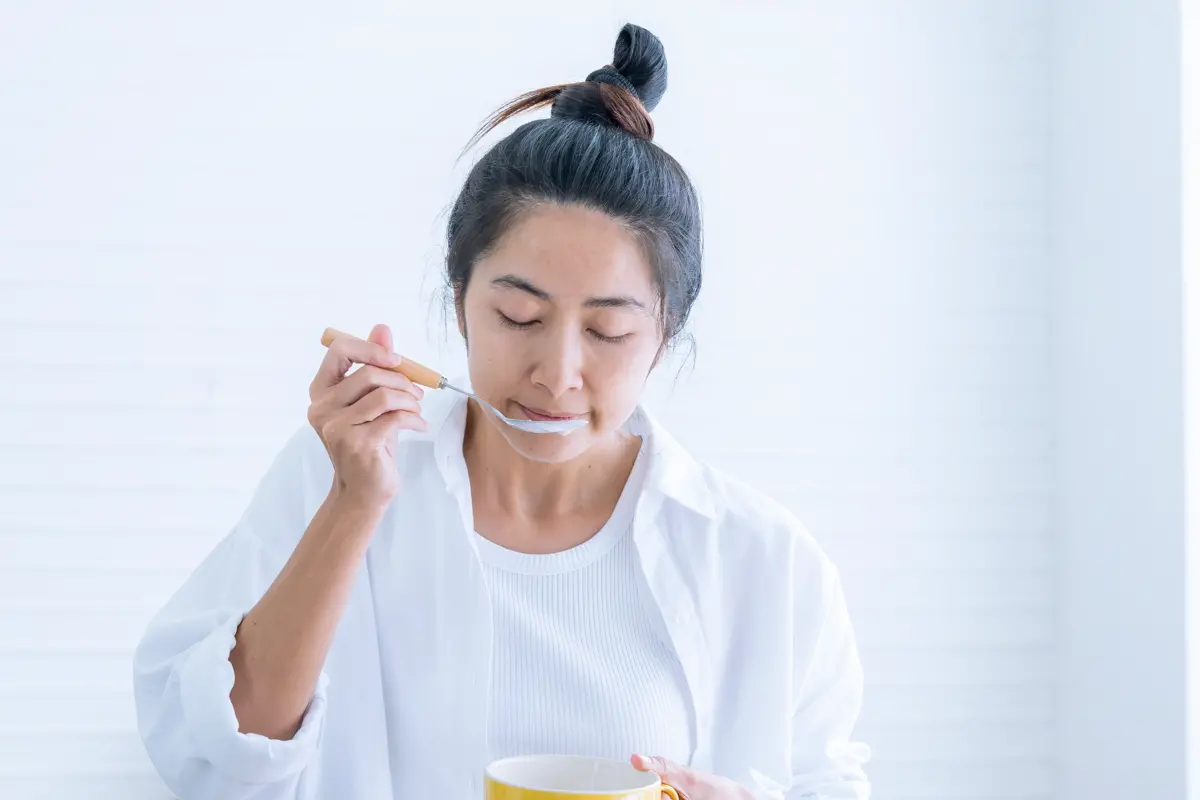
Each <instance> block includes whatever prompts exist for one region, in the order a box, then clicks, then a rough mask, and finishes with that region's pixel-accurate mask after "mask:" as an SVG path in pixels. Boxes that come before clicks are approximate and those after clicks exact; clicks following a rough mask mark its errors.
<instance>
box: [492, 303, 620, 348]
mask: <svg viewBox="0 0 1200 800" xmlns="http://www.w3.org/2000/svg"><path fill="white" fill-rule="evenodd" d="M496 313H497V314H499V315H500V322H501V324H503V325H504V326H505V327H506V328H512V329H514V330H518V331H524V330H528V329H530V328H532V327H533V326H534V325H537V324H538V322H540V320H536V319H532V320H530V321H529V322H517V321H516V320H515V319H513V318H511V317H509V316H508V315H507V314H504V313H502V312H500V311H497V312H496ZM588 333H590V334H591V335H592V337H593V338H594V339H596V341H598V342H604V343H605V344H617V343H619V342H623V341H625V340H626V339H628V338H629V337H630V336H631V335H632V334H629V333H623V334H621V335H620V336H605V335H603V334H600V333H596V332H595V331H593V330H590V329H589V330H588Z"/></svg>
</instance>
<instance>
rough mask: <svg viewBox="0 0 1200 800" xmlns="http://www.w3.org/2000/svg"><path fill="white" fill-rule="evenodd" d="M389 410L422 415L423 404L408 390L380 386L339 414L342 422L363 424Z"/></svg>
mask: <svg viewBox="0 0 1200 800" xmlns="http://www.w3.org/2000/svg"><path fill="white" fill-rule="evenodd" d="M389 411H408V412H411V413H414V414H416V415H418V416H420V414H421V404H420V403H418V402H417V398H415V397H413V396H412V395H411V394H409V393H408V392H402V391H400V390H399V389H392V388H389V387H387V386H380V387H377V388H375V389H372V390H371V391H369V392H367V394H366V396H364V397H363V398H362V399H361V400H359V401H357V402H356V403H354V404H353V405H351V406H348V407H346V408H345V409H344V410H343V411H342V412H340V413H339V414H337V416H338V417H339V418H340V419H339V421H340V422H343V423H345V424H347V425H362V424H363V423H365V422H371V421H372V420H375V419H377V418H379V417H380V416H382V415H383V414H386V413H387V412H389Z"/></svg>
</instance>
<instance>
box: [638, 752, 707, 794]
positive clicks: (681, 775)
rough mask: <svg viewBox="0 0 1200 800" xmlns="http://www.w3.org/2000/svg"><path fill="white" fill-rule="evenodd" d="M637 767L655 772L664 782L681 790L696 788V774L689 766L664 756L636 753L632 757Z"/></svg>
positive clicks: (687, 790) (686, 790)
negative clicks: (682, 765)
mask: <svg viewBox="0 0 1200 800" xmlns="http://www.w3.org/2000/svg"><path fill="white" fill-rule="evenodd" d="M630 762H631V763H632V764H633V766H634V768H635V769H640V770H642V771H643V772H654V773H657V774H658V777H659V778H661V779H662V781H663V783H669V784H671V785H672V786H674V787H675V789H677V790H679V791H681V792H685V793H686V792H692V791H694V790H695V784H696V781H695V776H694V775H693V774H692V771H691V770H690V769H688V768H687V767H681V766H679V765H678V764H676V763H674V762H672V761H668V760H667V759H665V758H663V757H662V756H643V755H636V754H635V755H634V756H633V758H631V759H630Z"/></svg>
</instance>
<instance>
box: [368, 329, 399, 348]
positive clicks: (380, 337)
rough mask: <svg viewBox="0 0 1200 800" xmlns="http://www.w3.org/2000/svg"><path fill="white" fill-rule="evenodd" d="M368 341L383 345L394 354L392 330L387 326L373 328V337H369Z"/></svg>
mask: <svg viewBox="0 0 1200 800" xmlns="http://www.w3.org/2000/svg"><path fill="white" fill-rule="evenodd" d="M367 341H370V342H374V343H375V344H377V345H381V346H382V347H383V348H385V349H386V350H387V351H388V352H389V353H391V352H394V351H393V349H392V348H393V344H392V329H391V328H389V327H388V326H387V325H376V326H375V327H374V328H371V335H370V336H368V337H367Z"/></svg>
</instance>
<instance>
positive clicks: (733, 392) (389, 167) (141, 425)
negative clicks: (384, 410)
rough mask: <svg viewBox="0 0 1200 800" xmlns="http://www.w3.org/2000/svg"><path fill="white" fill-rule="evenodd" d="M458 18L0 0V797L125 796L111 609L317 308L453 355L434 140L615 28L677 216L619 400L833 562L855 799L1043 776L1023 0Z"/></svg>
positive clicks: (273, 397) (657, 7)
mask: <svg viewBox="0 0 1200 800" xmlns="http://www.w3.org/2000/svg"><path fill="white" fill-rule="evenodd" d="M466 5H467V4H465V3H456V4H430V5H423V6H421V7H419V8H417V9H415V10H413V9H407V8H404V7H402V6H400V5H397V4H394V3H393V4H385V3H377V2H376V3H372V2H366V0H358V2H354V3H350V4H338V5H337V6H334V5H328V6H323V7H317V6H311V7H310V6H309V5H308V4H300V5H297V4H284V3H259V4H233V3H207V4H204V5H203V6H179V5H164V4H151V3H146V2H143V3H133V2H126V3H123V4H118V3H110V4H107V5H106V6H105V7H104V8H103V9H100V8H99V7H96V8H92V7H90V6H85V5H83V4H77V6H76V7H75V8H74V9H72V10H71V11H69V12H68V11H64V10H63V9H62V7H61V6H53V5H48V4H35V3H18V4H8V5H6V7H5V9H4V10H3V11H2V12H0V15H2V17H0V85H2V86H3V92H2V95H3V97H4V98H5V100H4V102H3V103H0V145H2V146H0V175H3V176H4V178H3V180H2V181H0V270H2V272H0V375H3V377H2V378H0V383H2V384H3V388H4V392H3V394H0V414H2V415H3V418H4V420H5V423H6V424H4V425H2V426H0V451H2V452H3V457H2V458H0V510H2V511H0V797H14V798H16V797H19V798H29V799H30V800H33V799H35V798H61V797H70V796H77V797H89V798H118V797H119V798H123V799H125V800H130V799H134V798H152V797H161V796H162V793H161V788H160V787H159V785H158V783H157V781H156V779H155V778H154V777H153V776H152V774H151V772H150V769H149V766H148V764H147V762H146V760H145V757H144V756H143V754H142V752H141V749H140V746H139V743H138V740H137V737H136V732H135V728H134V719H133V712H132V707H131V702H130V696H129V665H128V661H129V657H130V653H131V651H132V648H133V645H134V642H135V641H136V638H137V636H138V635H139V633H140V631H141V628H142V626H143V625H144V623H145V621H146V619H147V617H148V616H149V614H150V613H151V612H152V611H153V610H154V609H155V608H156V607H157V605H158V604H159V603H161V602H162V601H163V600H164V599H165V598H166V596H167V595H168V593H169V592H170V591H171V590H172V589H173V587H175V586H176V585H177V584H178V583H179V582H180V581H181V580H182V579H183V578H184V576H185V575H186V573H187V572H188V570H189V569H190V568H191V567H192V566H193V565H194V564H195V563H196V562H197V561H198V559H199V558H200V557H201V556H202V554H204V553H205V552H206V551H207V549H208V548H209V547H210V546H211V545H212V544H213V543H214V542H215V541H216V540H217V539H218V538H219V537H220V536H222V535H223V534H224V532H225V531H226V530H227V529H228V527H229V526H230V525H231V524H232V523H233V522H234V521H235V519H236V516H237V514H238V513H239V511H240V509H241V507H242V504H243V503H244V502H245V501H246V499H247V498H248V495H249V492H250V491H251V489H252V487H253V485H254V482H255V481H256V480H257V478H258V476H259V474H260V473H261V471H262V470H263V469H264V468H265V466H266V464H267V463H268V461H269V459H270V457H271V456H272V454H273V453H274V451H275V449H276V448H277V447H278V446H279V445H280V444H281V443H282V441H283V440H284V438H285V437H286V436H287V435H288V434H289V433H290V432H291V431H292V430H294V429H295V427H296V426H297V425H299V424H303V416H304V408H305V404H306V394H305V390H306V386H307V383H308V380H309V376H310V374H311V372H312V370H313V369H314V368H315V366H316V364H317V362H318V360H319V358H320V355H321V348H320V346H319V344H318V343H317V337H318V336H319V333H320V331H321V330H322V329H323V328H324V327H325V326H327V325H335V326H337V327H340V328H343V329H346V330H351V331H360V332H365V331H366V330H367V329H368V328H369V326H370V324H371V323H373V322H376V321H386V322H389V323H390V324H392V325H393V326H394V327H395V328H396V330H397V339H398V341H399V342H400V343H401V346H402V347H404V348H405V349H406V350H407V351H408V352H409V353H411V354H412V355H414V356H415V357H417V358H420V359H423V360H428V361H431V362H435V363H438V364H440V365H444V366H446V367H447V369H451V368H452V367H453V366H455V365H460V364H461V363H462V361H461V352H460V349H459V347H458V345H457V343H456V342H454V341H453V338H452V337H451V336H450V335H449V334H448V333H446V332H445V331H444V329H443V328H442V327H441V325H440V318H439V317H438V316H437V314H436V313H432V311H431V309H432V308H433V306H432V303H431V300H432V295H433V293H434V291H435V290H436V288H437V286H438V280H439V279H438V274H437V266H438V257H439V236H440V233H441V231H442V225H443V224H444V214H443V212H444V210H445V207H446V205H447V204H448V203H449V202H450V200H451V198H452V196H453V191H454V188H455V185H456V182H457V181H458V180H459V179H461V177H462V175H463V173H464V171H465V169H466V166H467V164H466V162H464V163H462V164H459V165H457V166H456V165H455V164H454V158H455V156H456V155H457V153H458V150H459V148H460V147H461V146H462V144H463V143H465V141H466V140H467V138H468V137H469V136H470V134H471V132H472V131H473V130H474V127H475V125H476V124H477V123H478V122H479V120H481V119H482V118H483V117H484V116H485V115H486V114H487V113H488V112H489V111H490V110H492V109H493V108H494V107H495V106H496V105H497V104H499V103H500V102H502V101H503V100H505V99H507V98H508V97H510V96H511V95H513V94H515V93H517V92H519V91H522V90H524V89H526V88H529V87H531V86H534V85H541V84H546V83H551V82H557V81H562V80H570V79H577V78H582V77H583V76H584V75H586V74H587V72H589V71H590V70H591V69H593V68H595V67H597V66H600V65H601V64H603V63H604V62H605V61H606V60H607V58H608V55H609V50H610V47H611V41H612V38H613V36H614V34H615V32H616V30H617V29H618V27H619V24H620V23H621V22H623V21H625V20H626V19H627V18H628V19H631V20H632V21H635V22H639V23H641V24H644V25H646V26H648V27H650V28H651V29H652V30H655V31H656V32H657V33H659V34H660V35H661V36H662V38H663V39H664V41H665V43H666V45H667V49H668V55H669V57H670V59H671V65H672V69H673V72H672V85H671V88H670V90H669V91H668V93H667V96H666V99H665V100H664V102H663V104H662V106H661V107H660V109H659V112H658V113H657V114H656V118H657V122H658V127H659V141H660V142H661V143H662V144H663V145H664V146H665V147H667V148H668V149H670V150H671V152H673V153H674V154H675V155H676V156H677V157H678V158H679V159H680V160H681V161H682V162H683V163H684V164H685V165H686V166H687V167H688V168H689V169H690V170H691V172H692V173H693V175H694V177H695V179H696V181H697V183H698V184H699V186H700V189H701V192H702V194H703V198H704V202H705V214H706V222H707V231H708V254H709V260H708V273H707V275H706V286H705V289H704V292H703V295H702V301H701V305H700V307H699V309H698V311H697V314H696V325H695V334H696V338H697V340H698V353H697V363H696V367H695V369H694V370H690V371H685V372H684V373H682V375H681V376H680V377H679V379H678V380H677V381H676V380H675V378H674V374H673V373H672V374H666V375H664V376H662V380H660V381H659V382H658V383H657V384H656V386H655V388H654V392H653V394H654V396H655V398H656V401H657V403H658V404H659V405H660V407H661V408H662V410H663V413H664V415H665V417H666V419H667V421H668V422H669V423H670V424H671V426H672V427H673V428H674V429H675V430H676V431H677V433H678V434H679V436H680V437H681V438H682V439H683V440H684V441H685V442H686V443H688V444H689V445H690V446H691V447H693V448H694V449H695V450H696V451H697V452H698V453H699V454H700V455H701V456H703V457H705V458H707V459H710V460H711V461H713V462H715V463H717V464H719V465H721V466H723V467H725V468H727V469H729V470H730V471H732V472H734V473H736V474H738V475H740V476H742V477H744V478H746V479H748V480H750V481H752V482H754V483H756V484H758V485H761V486H762V487H764V488H765V489H767V490H768V491H770V492H771V493H773V494H774V495H776V496H777V497H778V498H779V499H780V500H782V501H783V502H785V503H786V504H787V505H789V506H790V507H792V508H793V509H795V511H796V512H797V513H798V514H799V515H800V516H801V517H802V518H803V519H804V520H806V521H807V522H808V524H809V525H810V527H811V528H812V529H813V530H814V532H815V533H816V534H817V535H818V537H819V538H820V539H821V540H822V541H823V542H824V543H825V544H826V546H827V548H828V549H829V551H830V552H831V554H832V555H833V556H834V558H835V559H836V560H837V561H838V563H839V564H840V565H841V566H842V568H843V570H844V573H845V577H846V582H847V587H848V592H849V596H850V603H851V606H852V611H853V614H854V617H855V620H856V624H857V626H858V629H859V631H860V638H861V643H862V649H863V657H864V662H865V667H866V670H867V679H868V698H867V707H866V709H865V711H864V718H863V725H862V730H861V733H862V736H863V738H865V739H866V740H867V741H869V742H870V744H871V745H872V746H873V747H874V749H875V752H876V761H875V763H874V764H873V765H872V767H871V774H872V776H873V777H874V779H875V781H876V785H877V796H878V797H880V798H925V799H926V800H935V799H936V798H964V797H978V798H999V797H1005V798H1016V797H1029V798H1032V797H1049V796H1050V795H1051V793H1052V791H1053V789H1054V779H1055V765H1054V758H1055V747H1056V739H1055V734H1054V730H1055V728H1054V719H1053V715H1054V709H1055V690H1054V685H1055V680H1056V676H1057V673H1056V668H1055V658H1054V650H1055V624H1054V620H1055V616H1054V606H1055V603H1054V575H1055V572H1054V561H1053V548H1052V544H1053V537H1052V535H1051V516H1050V515H1051V489H1052V483H1053V474H1054V473H1053V470H1054V461H1053V458H1052V451H1051V423H1052V410H1053V408H1054V406H1053V403H1052V398H1051V389H1052V382H1051V368H1050V357H1051V353H1052V351H1051V343H1050V342H1051V340H1050V328H1049V322H1050V313H1051V310H1052V308H1053V301H1052V296H1051V292H1050V289H1051V284H1050V278H1051V275H1050V268H1049V230H1048V221H1049V219H1050V208H1049V201H1050V189H1049V183H1048V173H1047V167H1048V159H1049V157H1050V155H1051V153H1050V149H1049V145H1050V133H1049V123H1050V112H1049V92H1050V84H1049V76H1050V60H1049V56H1050V53H1049V47H1048V43H1049V40H1048V37H1049V32H1050V25H1049V23H1050V11H1049V8H1048V6H1046V4H1044V3H1042V2H1037V0H1011V1H1009V2H1004V3H994V2H985V1H984V0H975V1H974V2H967V1H966V0H940V1H939V0H910V2H907V3H904V4H903V5H902V6H897V5H888V6H882V5H880V4H873V3H868V2H866V1H865V0H861V1H860V2H850V3H839V4H836V6H835V5H832V4H819V3H816V2H808V3H803V4H798V5H787V6H785V5H784V4H749V5H748V6H747V7H737V8H735V4H734V3H732V2H729V3H726V4H724V5H717V4H715V3H714V4H711V5H706V6H705V10H704V12H703V13H698V12H697V10H696V9H695V7H694V5H693V4H688V3H683V2H666V1H665V0H663V2H658V3H646V2H634V0H628V1H627V2H614V3H612V4H609V5H605V4H582V3H580V4H570V5H564V4H562V3H559V2H550V0H541V2H521V3H516V4H493V3H473V4H470V7H469V9H467V8H465V6H466ZM514 6H515V7H514ZM468 12H469V13H468Z"/></svg>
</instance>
